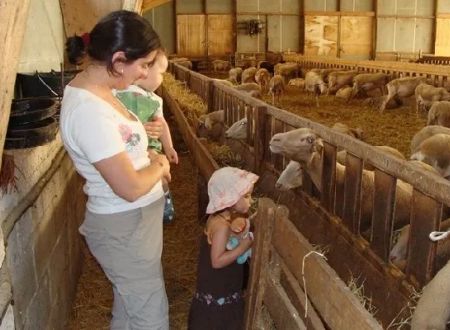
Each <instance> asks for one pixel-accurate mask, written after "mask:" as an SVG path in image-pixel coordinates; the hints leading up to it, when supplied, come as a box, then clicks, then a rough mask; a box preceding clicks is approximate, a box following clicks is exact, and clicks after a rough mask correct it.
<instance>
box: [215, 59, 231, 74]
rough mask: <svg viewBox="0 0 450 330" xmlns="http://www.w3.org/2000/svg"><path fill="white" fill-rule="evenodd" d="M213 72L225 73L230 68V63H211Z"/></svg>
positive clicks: (220, 61)
mask: <svg viewBox="0 0 450 330" xmlns="http://www.w3.org/2000/svg"><path fill="white" fill-rule="evenodd" d="M212 65H213V70H214V72H217V71H226V70H228V69H229V68H230V66H231V65H230V62H229V61H224V60H214V61H212Z"/></svg>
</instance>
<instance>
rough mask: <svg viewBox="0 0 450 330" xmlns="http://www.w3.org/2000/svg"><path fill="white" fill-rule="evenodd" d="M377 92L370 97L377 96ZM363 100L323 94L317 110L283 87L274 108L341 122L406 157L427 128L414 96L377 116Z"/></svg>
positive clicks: (324, 121)
mask: <svg viewBox="0 0 450 330" xmlns="http://www.w3.org/2000/svg"><path fill="white" fill-rule="evenodd" d="M202 74H205V75H207V76H210V77H213V78H219V79H226V78H227V73H224V72H202ZM377 92H378V91H376V92H374V93H373V94H372V96H373V97H378V96H379V93H378V94H377ZM262 99H263V101H265V102H267V103H268V104H272V98H271V97H270V96H269V95H263V97H262ZM364 100H365V99H364V98H358V99H354V100H351V101H350V102H348V103H347V102H345V101H344V100H341V99H337V98H336V97H335V96H334V95H329V96H328V95H322V96H320V98H319V108H317V107H316V101H315V99H314V97H313V96H311V95H308V94H307V93H306V92H305V91H303V90H300V89H299V88H298V87H295V86H286V93H285V95H284V96H283V97H282V98H281V99H280V102H276V103H275V106H276V107H278V108H281V109H284V110H287V111H289V112H292V113H295V114H298V115H299V116H302V117H305V118H308V119H311V120H313V121H315V122H318V123H321V124H323V125H325V126H329V127H331V126H333V125H334V124H335V123H337V122H340V123H343V124H346V125H348V126H349V127H352V128H361V129H362V130H363V132H364V139H363V140H364V141H365V142H367V143H368V144H371V145H388V146H391V147H394V148H397V149H398V150H399V151H400V152H402V153H403V154H404V155H405V157H409V156H410V147H409V146H410V142H411V139H412V137H413V136H414V134H415V133H416V132H417V131H419V130H420V129H421V128H422V127H424V126H425V125H426V115H425V114H423V113H422V114H420V115H417V114H416V111H415V100H414V97H411V98H409V99H404V100H402V101H403V105H400V106H399V107H397V108H393V109H386V110H385V111H384V112H383V113H379V111H378V110H377V109H374V108H373V107H372V106H370V105H368V104H364Z"/></svg>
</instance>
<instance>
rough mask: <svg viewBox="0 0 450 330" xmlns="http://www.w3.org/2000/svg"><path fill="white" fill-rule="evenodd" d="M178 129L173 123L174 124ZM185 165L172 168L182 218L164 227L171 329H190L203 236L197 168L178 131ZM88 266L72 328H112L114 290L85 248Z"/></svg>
mask: <svg viewBox="0 0 450 330" xmlns="http://www.w3.org/2000/svg"><path fill="white" fill-rule="evenodd" d="M169 125H171V128H174V124H173V123H169ZM172 135H173V138H174V144H175V146H178V147H177V149H178V152H179V156H180V162H179V164H178V165H173V166H172V169H171V173H172V182H171V183H170V190H171V192H172V196H173V200H174V206H175V212H176V218H175V220H174V222H173V223H172V224H169V225H165V226H164V249H163V268H164V278H165V283H166V290H167V295H168V299H169V305H170V311H169V317H170V328H171V329H174V330H182V329H187V317H188V312H189V306H190V301H191V298H192V296H193V293H194V290H195V281H196V270H197V269H196V267H197V254H198V237H199V236H200V235H201V233H202V226H200V224H199V221H198V217H197V196H198V194H197V170H196V168H195V167H194V164H193V162H192V159H191V157H190V155H189V154H188V153H187V151H186V147H185V146H184V143H183V142H182V140H180V139H181V138H180V136H179V135H177V133H176V131H175V130H174V131H173V133H172ZM83 255H84V263H83V269H82V274H81V278H80V281H79V283H78V288H77V295H76V300H75V302H74V304H73V307H72V315H71V320H70V324H69V329H71V330H92V329H109V321H110V319H111V306H112V289H111V285H110V283H109V281H108V280H107V279H106V277H105V276H104V274H103V271H102V270H101V268H100V266H99V265H98V264H97V262H96V261H95V259H94V258H93V257H92V255H91V254H90V253H89V250H88V249H87V248H86V247H84V248H83Z"/></svg>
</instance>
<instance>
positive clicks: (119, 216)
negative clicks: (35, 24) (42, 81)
mask: <svg viewBox="0 0 450 330" xmlns="http://www.w3.org/2000/svg"><path fill="white" fill-rule="evenodd" d="M160 51H162V49H161V43H160V40H159V37H158V35H157V34H156V33H155V31H154V30H153V29H152V27H151V25H150V24H149V23H148V22H147V21H146V20H145V19H143V18H142V17H140V16H139V15H137V14H135V13H133V12H128V11H117V12H113V13H111V14H109V15H108V16H106V17H104V18H103V19H102V20H100V21H99V22H98V23H97V24H96V25H95V27H94V28H93V30H92V31H91V32H90V33H89V34H85V35H83V37H82V38H81V37H77V36H75V37H72V38H69V39H68V41H67V52H68V56H69V59H70V60H71V62H73V63H78V62H79V61H80V58H81V57H84V56H87V57H88V59H89V65H87V67H86V68H85V69H84V70H83V71H82V72H80V73H79V74H78V75H77V76H76V77H75V78H74V79H73V80H72V81H71V82H70V83H69V84H68V85H67V86H66V89H65V91H64V97H63V101H62V107H61V117H60V127H61V135H62V139H63V142H64V146H65V148H66V149H67V151H68V153H69V155H70V157H71V158H72V160H73V162H74V164H75V167H76V169H77V171H78V172H79V173H80V174H81V175H82V176H83V177H84V178H85V179H86V184H85V186H84V191H85V193H86V194H87V195H88V201H87V204H86V208H87V209H86V215H85V219H84V222H83V224H82V225H81V227H80V233H81V234H83V235H84V236H85V238H86V241H87V243H88V246H89V249H90V250H91V252H92V254H93V255H94V256H95V258H96V259H97V260H98V262H99V263H100V265H101V266H102V268H103V270H104V271H105V274H106V276H107V277H108V278H109V280H110V281H111V283H112V286H113V291H114V306H113V310H112V315H113V317H112V321H111V329H121V330H122V329H169V321H168V303H167V296H166V292H165V288H164V280H163V275H162V268H161V252H162V217H163V206H164V197H163V189H162V186H161V179H163V178H164V179H166V180H168V181H170V166H169V162H168V160H167V158H166V157H165V156H164V155H156V156H154V155H152V156H151V157H152V158H151V159H149V155H148V153H147V146H148V139H147V134H148V133H150V134H149V135H152V136H155V137H158V135H159V133H158V132H159V130H160V129H161V127H158V126H153V127H152V126H149V127H148V130H147V132H146V130H145V129H144V126H142V124H141V122H140V121H139V119H138V118H137V117H136V116H135V115H133V114H132V113H130V112H129V111H128V110H127V109H126V108H125V107H124V106H123V105H122V104H121V103H120V102H119V101H118V100H117V99H116V98H115V97H114V96H113V94H112V91H113V89H125V88H127V87H128V86H129V85H130V84H132V83H133V82H134V81H136V80H137V79H144V78H145V77H146V76H147V74H148V69H149V67H151V66H152V65H153V63H154V61H155V58H156V55H157V54H158V53H159V52H160Z"/></svg>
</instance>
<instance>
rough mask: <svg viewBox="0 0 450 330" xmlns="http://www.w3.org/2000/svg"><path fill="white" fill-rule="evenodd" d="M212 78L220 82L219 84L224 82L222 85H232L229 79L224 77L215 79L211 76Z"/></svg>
mask: <svg viewBox="0 0 450 330" xmlns="http://www.w3.org/2000/svg"><path fill="white" fill-rule="evenodd" d="M212 80H214V81H217V82H218V83H221V84H224V85H227V86H230V87H234V84H233V83H232V82H231V81H229V80H226V79H217V78H212Z"/></svg>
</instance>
